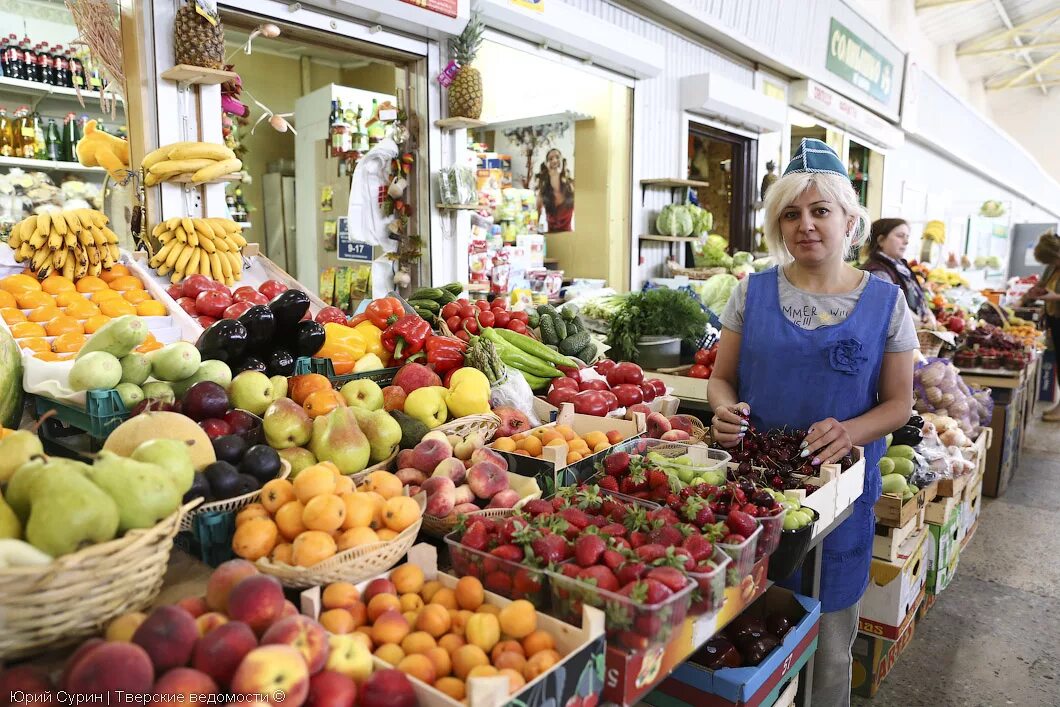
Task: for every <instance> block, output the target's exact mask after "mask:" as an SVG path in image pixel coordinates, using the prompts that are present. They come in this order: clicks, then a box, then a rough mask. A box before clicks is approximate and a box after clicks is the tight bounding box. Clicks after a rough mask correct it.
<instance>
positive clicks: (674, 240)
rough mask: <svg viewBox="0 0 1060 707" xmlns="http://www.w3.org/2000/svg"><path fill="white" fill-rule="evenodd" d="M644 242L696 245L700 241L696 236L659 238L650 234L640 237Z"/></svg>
mask: <svg viewBox="0 0 1060 707" xmlns="http://www.w3.org/2000/svg"><path fill="white" fill-rule="evenodd" d="M640 239H641V240H642V241H660V242H662V243H695V242H696V241H698V240H699V238H697V237H696V236H657V235H653V234H649V235H647V236H640Z"/></svg>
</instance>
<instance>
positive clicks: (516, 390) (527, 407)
mask: <svg viewBox="0 0 1060 707" xmlns="http://www.w3.org/2000/svg"><path fill="white" fill-rule="evenodd" d="M490 406H491V407H495V408H497V407H513V408H515V409H516V410H520V411H522V412H523V414H525V415H526V417H527V419H528V420H530V427H531V428H533V427H540V426H541V420H540V419H538V417H537V415H536V414H535V413H534V391H532V390H530V384H529V383H527V382H526V379H525V378H523V377H522V376H521V375H519V374H518V373H515V372H513V371H511V370H510V369H508V370H506V371H505V374H504V377H503V378H501V379H500V380H499V381H497V382H496V383H495V384H494V385H493V386H491V387H490Z"/></svg>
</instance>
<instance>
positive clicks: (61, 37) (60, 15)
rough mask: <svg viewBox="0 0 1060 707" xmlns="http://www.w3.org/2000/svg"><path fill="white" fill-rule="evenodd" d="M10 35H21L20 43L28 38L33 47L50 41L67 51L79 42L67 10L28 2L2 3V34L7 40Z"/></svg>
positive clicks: (9, 0)
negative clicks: (73, 42)
mask: <svg viewBox="0 0 1060 707" xmlns="http://www.w3.org/2000/svg"><path fill="white" fill-rule="evenodd" d="M11 33H14V34H16V35H18V38H19V40H21V39H22V38H23V37H27V36H28V37H29V38H30V39H31V40H33V43H34V44H37V43H39V42H47V43H48V44H49V45H51V46H53V47H54V46H55V45H56V44H62V45H63V48H65V49H69V48H70V42H72V41H73V40H75V39H77V27H76V26H74V19H73V17H72V16H71V15H70V12H69V10H67V9H66V8H65V7H63V6H60V5H56V4H54V3H40V2H28V1H27V0H21V1H18V0H0V34H3V35H4V36H5V37H6V36H7V35H9V34H11Z"/></svg>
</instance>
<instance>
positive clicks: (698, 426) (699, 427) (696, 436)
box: [674, 415, 710, 444]
mask: <svg viewBox="0 0 1060 707" xmlns="http://www.w3.org/2000/svg"><path fill="white" fill-rule="evenodd" d="M674 417H680V418H681V419H684V420H688V423H689V424H690V425H692V436H691V438H690V439H689V440H688V443H689V444H696V443H698V442H702V441H703V440H705V439H707V438H708V437H709V436H710V428H709V427H707V426H706V425H704V424H703V421H702V420H700V419H699V418H698V417H696V416H695V415H674Z"/></svg>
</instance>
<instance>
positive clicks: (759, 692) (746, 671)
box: [644, 586, 821, 707]
mask: <svg viewBox="0 0 1060 707" xmlns="http://www.w3.org/2000/svg"><path fill="white" fill-rule="evenodd" d="M747 611H748V612H750V613H752V614H756V615H760V616H763V617H764V616H765V615H766V614H768V613H769V612H771V611H785V612H787V613H788V615H789V616H794V615H798V614H799V613H801V614H802V618H801V619H799V622H798V623H797V624H795V626H793V627H792V629H791V630H790V631H789V632H788V633H787V635H785V636H784V640H783V641H782V642H781V644H780V645H779V646H777V647H776V648H775V649H773V652H772V653H770V654H769V655H768V656H766V658H765V659H764V660H763V661H762V662H761V663H759V664H758V665H757V666H752V667H746V668H722V669H720V670H710V669H709V668H706V667H704V666H703V665H700V664H698V663H697V662H696V657H695V656H693V657H692V658H690V659H689V660H687V661H685V662H684V663H683V664H682V665H680V666H678V667H677V669H676V670H674V672H673V673H672V674H671V675H670V677H669V678H668V679H666V680H665V681H663V683H662V684H661V685H659V687H658V688H656V690H655V691H654V692H652V693H651V694H649V695H648V696H647V697H645V698H644V701H645V702H647V703H648V704H652V705H659V707H683V706H684V705H689V706H694V707H700V706H701V705H707V706H710V707H714V706H715V705H717V706H718V707H721V706H723V705H724V706H733V705H740V706H743V705H747V706H751V705H772V704H774V703H775V702H777V700H778V698H779V696H780V694H781V693H782V692H784V690H785V688H786V687H787V685H788V682H789V680H791V678H792V677H794V676H795V675H797V674H798V672H799V670H801V669H802V666H803V665H804V664H805V663H806V662H807V661H808V660H809V659H810V656H812V655H813V652H814V651H816V650H817V631H818V627H819V623H820V618H821V604H820V602H819V601H817V600H816V599H811V598H810V597H804V596H801V595H798V594H793V593H792V592H789V591H788V590H786V589H781V588H780V587H775V586H774V587H771V588H770V589H769V591H767V592H766V593H765V595H764V596H763V597H762V598H761V599H759V600H758V601H756V602H755V603H754V605H752V606H751V607H749V608H748V609H747Z"/></svg>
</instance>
